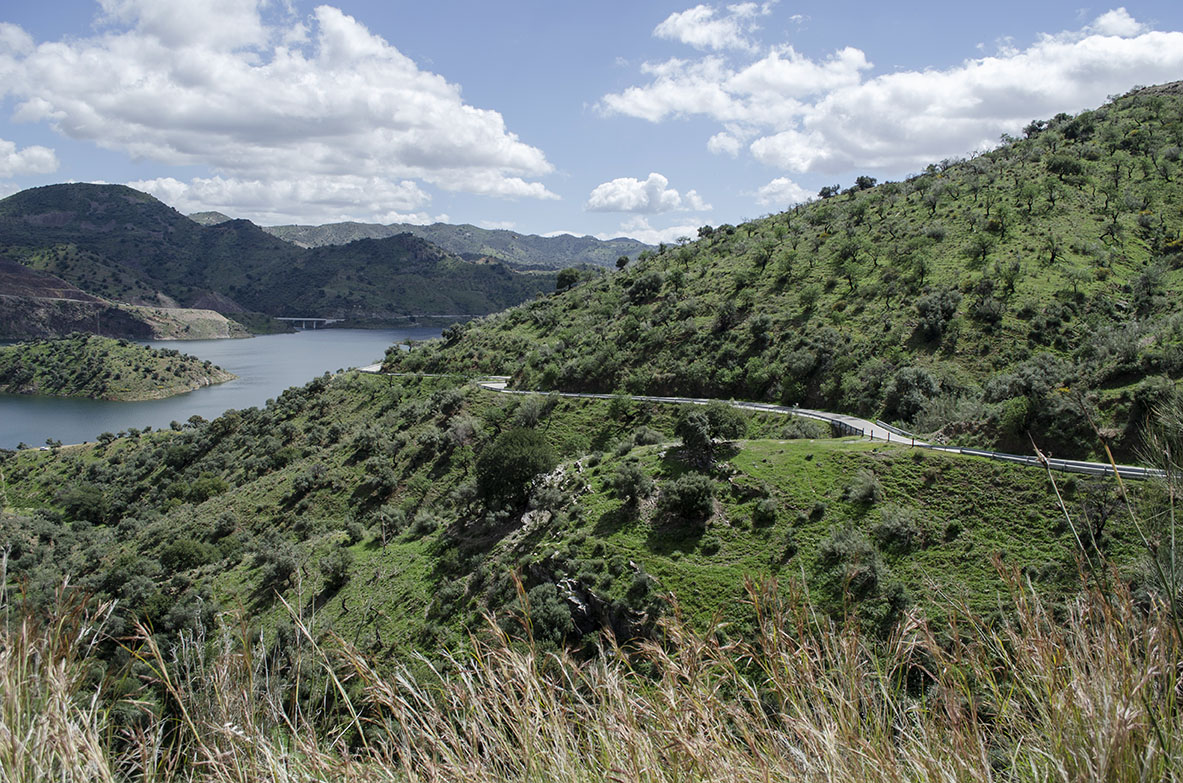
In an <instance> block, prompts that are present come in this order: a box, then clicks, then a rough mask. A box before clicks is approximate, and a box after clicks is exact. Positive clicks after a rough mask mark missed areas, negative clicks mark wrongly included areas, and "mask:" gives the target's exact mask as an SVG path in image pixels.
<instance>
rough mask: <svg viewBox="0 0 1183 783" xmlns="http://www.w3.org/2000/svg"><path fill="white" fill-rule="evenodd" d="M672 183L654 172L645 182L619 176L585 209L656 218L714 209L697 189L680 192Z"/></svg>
mask: <svg viewBox="0 0 1183 783" xmlns="http://www.w3.org/2000/svg"><path fill="white" fill-rule="evenodd" d="M669 184H670V181H669V180H668V179H667V178H666V177H664V176H662V175H661V174H658V173H657V172H653V173H650V174H649V176H648V178H646V179H645V180H639V179H636V178H635V177H619V178H617V179H614V180H610V181H608V182H604V183H601V184H599V185H597V186H596V187H595V189H594V190H592V192H591V195H590V196H588V199H587V204H586V205H585V209H587V210H588V211H590V212H636V213H640V214H646V215H655V214H658V213H661V212H676V211H683V212H701V211H706V210H709V209H710V208H711V205H710V204H707V203H706V202H704V201H703V200H702V197H701V196H699V195H698V193H697V192H695V191H693V190H688V191H686V193H684V194H683V193H679V192H678V191H677V190H675V189H674V188H671V187H669Z"/></svg>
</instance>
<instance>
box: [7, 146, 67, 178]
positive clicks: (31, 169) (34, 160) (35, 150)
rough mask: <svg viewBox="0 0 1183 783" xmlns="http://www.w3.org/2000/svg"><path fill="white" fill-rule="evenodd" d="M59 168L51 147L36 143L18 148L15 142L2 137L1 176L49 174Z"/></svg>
mask: <svg viewBox="0 0 1183 783" xmlns="http://www.w3.org/2000/svg"><path fill="white" fill-rule="evenodd" d="M57 169H58V159H57V155H56V154H54V151H53V150H51V149H50V148H49V147H41V146H37V145H34V146H31V147H21V148H19V149H18V148H17V146H16V144H15V143H14V142H11V141H8V140H6V139H0V177H19V176H21V175H22V174H49V173H51V172H54V171H57Z"/></svg>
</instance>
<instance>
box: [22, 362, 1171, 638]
mask: <svg viewBox="0 0 1183 783" xmlns="http://www.w3.org/2000/svg"><path fill="white" fill-rule="evenodd" d="M687 409H688V408H687V406H677V405H661V404H656V403H634V402H629V401H626V400H622V399H616V400H582V399H579V400H577V399H560V398H557V397H545V396H536V397H518V396H512V395H504V394H497V393H496V392H492V391H488V390H485V389H482V388H480V387H477V386H475V385H472V384H463V382H461V381H459V380H457V379H448V378H413V377H412V378H394V377H385V378H384V377H379V376H373V375H363V374H359V373H356V372H354V373H347V374H344V375H340V376H336V377H332V378H330V377H328V376H326V377H324V378H320V379H317V380H315V381H313V382H312V383H311V384H309V385H308V386H306V387H304V388H301V389H290V390H288V391H287V392H285V393H284V394H283V395H281V396H280V397H279V398H278V399H276V400H274V401H273V402H271V403H270V404H268V406H267V407H266V408H263V409H248V410H243V411H232V412H230V413H228V414H226V415H225V416H223V417H221V418H219V419H217V420H215V421H212V422H203V421H200V420H197V421H193V422H190V423H189V424H187V425H185V426H184V427H183V428H182V429H181V431H178V432H168V431H165V432H159V433H153V434H140V433H130V435H128V434H125V433H120V436H121V437H118V438H116V437H115V436H114V435H106V436H104V437H103V438H100V443H99V444H98V445H93V444H92V445H88V446H80V447H74V448H67V449H63V450H62V451H61V452H60V453H56V454H55V453H51V452H46V451H35V450H24V451H20V452H17V453H15V454H10V455H9V456H8V457H7V459H6V460H5V461H4V462H3V473H4V476H5V478H6V479H7V485H6V488H7V499H8V501H7V502H8V506H9V508H8V511H7V519H8V521H7V523H6V525H7V527H6V528H5V530H4V532H3V536H2V537H0V541H3V542H5V545H9V546H12V547H13V549H12V552H13V554H12V556H11V557H10V559H9V566H8V567H9V574H10V575H11V578H16V579H29V580H31V582H30V583H29V587H28V591H29V594H30V596H32V597H35V598H36V600H42V601H48V600H50V596H51V594H52V592H53V589H54V585H55V584H56V578H57V577H58V576H60V575H61V574H63V573H71V574H73V575H74V577H75V579H76V580H78V583H79V584H82V585H85V586H87V587H88V588H89V589H93V590H95V591H96V592H97V593H98V594H99V596H100V597H104V596H105V597H113V598H121V599H122V601H123V604H122V606H123V607H124V608H123V609H121V610H120V611H121V613H122V616H125V617H128V618H130V617H132V616H139V617H141V618H146V619H148V620H149V621H150V622H151V623H152V624H153V627H155V628H156V629H158V630H159V631H161V632H163V633H168V632H175V631H179V630H182V629H184V628H187V627H189V625H190V624H191V623H193V622H196V621H198V620H200V619H201V618H202V617H205V618H207V619H208V617H209V613H210V612H213V611H214V610H215V609H216V608H217V607H218V606H235V605H238V606H242V607H244V608H245V609H246V610H247V611H248V612H249V614H250V616H251V617H253V618H255V619H256V620H257V621H259V622H263V623H264V624H268V625H269V624H272V623H276V622H280V620H279V618H281V617H282V616H284V614H285V612H284V610H283V609H282V607H281V606H280V605H279V604H278V603H277V602H276V598H275V596H276V594H278V595H282V596H285V597H286V598H287V600H288V601H289V602H295V603H296V604H301V605H302V604H303V603H304V602H307V603H308V605H309V606H315V608H316V622H317V629H318V632H321V631H325V630H327V629H329V628H332V629H333V630H335V631H336V632H337V633H338V634H341V635H342V636H343V637H345V638H348V639H353V640H355V641H357V642H359V643H361V644H363V645H364V646H365V647H367V649H370V650H371V651H377V652H381V653H382V655H384V656H385V655H392V654H400V655H401V654H406V653H409V652H411V651H414V650H419V651H423V652H427V653H429V654H430V653H432V652H433V651H438V650H439V649H440V648H441V646H442V647H445V648H451V647H455V646H457V645H460V644H462V642H463V639H464V638H465V635H466V633H467V631H468V630H470V629H471V628H474V627H477V626H479V625H480V623H481V619H480V618H481V614H482V612H484V611H497V612H502V613H503V612H508V611H511V610H512V607H513V606H514V604H515V601H516V598H515V590H514V586H513V582H512V579H511V578H510V574H511V572H515V571H516V573H518V574H519V575H520V577H521V578H522V580H523V582H524V587H525V589H526V590H527V591H528V592H529V593H530V598H531V601H532V602H534V603H535V604H538V605H540V606H541V605H545V607H546V609H545V611H546V612H548V613H550V614H549V615H548V616H549V618H550V619H548V620H546V621H545V622H546V623H547V624H548V625H546V628H545V632H544V631H543V621H542V620H538V627H537V633H538V634H539V636H540V638H541V637H543V636H544V635H545V637H546V638H549V639H551V640H552V642H553V643H560V642H562V643H565V644H571V645H579V644H583V643H585V642H586V643H593V642H594V640H595V639H596V636H597V633H598V631H599V630H600V629H601V628H603V627H608V628H612V629H614V630H615V632H616V633H617V634H618V635H619V636H621V637H623V638H627V637H630V636H634V635H638V634H640V635H644V634H647V633H648V632H649V630H650V629H651V625H652V622H653V620H654V619H655V618H656V617H657V616H658V615H660V614H662V613H663V612H665V611H666V610H667V609H668V605H667V604H666V598H667V597H668V596H671V595H672V596H674V597H676V599H677V601H678V602H679V604H680V606H681V608H682V610H683V612H684V613H685V616H686V617H687V618H689V619H691V620H692V621H693V622H694V624H695V625H696V626H699V627H703V626H705V625H706V624H707V623H709V621H710V618H711V617H712V616H714V615H715V614H716V613H719V612H722V613H723V615H724V616H725V617H727V618H728V619H729V620H732V621H734V622H736V623H738V624H739V625H737V626H736V628H737V629H740V628H743V627H745V624H747V623H750V622H751V620H752V618H751V617H750V616H749V615H748V614H747V609H745V605H744V604H743V601H742V597H743V590H744V586H743V585H744V580H745V578H747V577H755V578H768V577H773V576H776V575H778V574H783V575H784V576H785V577H786V578H788V577H794V578H795V577H803V578H805V579H806V581H807V583H808V584H810V586H811V588H812V589H813V590H814V597H815V599H816V600H817V601H818V602H819V606H822V607H826V608H827V611H834V612H836V613H839V614H840V613H841V612H842V607H843V605H844V598H843V595H844V592H845V591H846V590H847V589H848V586H844V580H845V579H847V578H850V577H851V575H853V574H861V576H859V577H858V578H859V579H860V580H862V581H860V582H859V584H858V586H857V587H855V588H854V592H853V595H852V598H851V600H854V601H855V603H856V604H857V606H858V609H859V612H860V615H861V616H862V617H863V618H864V620H865V621H866V622H867V624H868V627H869V628H872V629H876V631H875V632H876V633H885V632H886V631H887V629H888V627H889V626H890V624H891V623H892V622H893V621H894V619H895V618H898V617H899V616H900V612H902V611H903V610H904V609H905V608H907V607H909V606H913V605H915V606H919V607H921V608H922V609H924V611H930V610H938V609H939V608H940V606H941V603H942V601H944V600H946V597H947V596H958V597H959V598H962V599H964V600H965V601H967V602H968V605H970V606H972V607H974V608H975V610H980V611H983V612H990V611H992V607H993V606H994V603H995V602H996V600H997V599H998V596H999V594H1000V591H1003V590H1005V587H1004V585H1003V584H1002V582H1000V581H999V579H998V574H997V572H996V570H995V568H994V566H993V565H992V558H993V557H995V556H1002V557H1005V558H1006V562H1007V563H1008V565H1010V566H1012V567H1015V568H1021V569H1023V571H1024V573H1025V574H1027V575H1028V576H1029V577H1030V578H1031V579H1032V580H1034V581H1035V582H1037V583H1038V584H1039V585H1040V586H1041V588H1042V589H1046V590H1048V591H1049V592H1050V594H1051V595H1056V596H1060V595H1064V594H1065V593H1066V592H1070V591H1072V590H1073V589H1075V586H1076V585H1077V558H1078V556H1079V554H1080V552H1079V549H1078V547H1077V545H1076V543H1075V541H1076V540H1077V536H1080V535H1084V536H1086V540H1088V541H1090V543H1089V546H1090V547H1095V548H1098V549H1099V550H1100V551H1103V552H1104V553H1105V555H1106V556H1107V557H1109V558H1111V559H1112V562H1113V563H1114V564H1115V565H1118V566H1120V567H1121V568H1123V569H1125V573H1126V575H1127V577H1128V578H1130V579H1137V578H1138V577H1137V574H1138V573H1140V572H1139V570H1138V562H1139V554H1138V553H1139V551H1140V549H1139V546H1138V543H1137V539H1136V537H1135V536H1134V531H1133V529H1132V527H1131V526H1130V525H1129V522H1128V516H1127V514H1126V510H1125V507H1124V506H1123V505H1122V503H1121V502H1120V500H1119V497H1118V495H1117V494H1116V493H1117V487H1116V486H1115V485H1114V483H1113V482H1112V481H1111V480H1107V479H1085V478H1069V479H1066V480H1062V481H1061V482H1060V490H1061V492H1063V493H1064V495H1065V499H1066V500H1065V502H1066V504H1067V507H1068V508H1069V509H1070V511H1071V513H1072V515H1073V517H1074V519H1075V523H1076V524H1077V525H1078V528H1076V529H1074V528H1071V527H1069V526H1068V525H1067V524H1065V521H1064V516H1063V515H1062V513H1061V511H1060V508H1059V506H1058V505H1057V502H1056V500H1055V495H1054V494H1052V491H1051V487H1050V485H1049V484H1048V481H1047V477H1046V476H1045V475H1044V474H1043V473H1041V472H1040V471H1033V470H1028V469H1023V468H1019V467H1016V466H1012V465H1005V464H994V463H990V462H987V461H984V460H981V459H975V458H966V457H957V456H953V455H944V454H940V453H932V452H924V451H921V450H912V449H908V448H905V447H901V446H888V445H885V444H870V443H867V442H865V441H864V442H859V441H858V440H850V439H846V440H830V439H828V438H825V439H821V438H819V435H821V433H820V432H819V431H818V430H817V428H816V427H815V426H814V424H813V423H811V422H807V421H800V420H796V419H793V418H791V417H784V416H778V415H775V414H768V413H759V414H752V413H745V414H732V418H730V419H729V420H728V423H727V427H728V428H729V433H730V435H731V436H732V437H733V438H734V440H732V441H729V442H728V443H722V442H719V443H717V444H716V446H715V449H714V457H713V459H712V461H711V465H710V466H704V465H703V464H702V463H701V462H699V461H697V460H696V459H695V458H694V457H693V455H692V454H691V452H688V451H687V450H686V449H685V448H679V447H678V446H677V441H676V439H675V431H676V430H677V428H678V427H679V421H681V420H682V419H684V418H685V417H686V416H687V415H688V414H687ZM716 413H717V412H715V411H713V410H712V409H708V414H709V415H710V416H715V415H716ZM718 415H720V416H722V417H723V418H724V419H727V416H726V414H718ZM523 433H527V434H528V435H529V437H526V435H523ZM511 435H512V437H510V436H511ZM515 439H516V440H515ZM515 442H526V443H529V444H531V445H528V446H527V447H526V448H525V450H524V451H522V450H518V451H515V448H519V447H518V446H515V445H513V444H514V443H515ZM533 454H541V455H542V462H539V463H537V464H536V465H535V464H533V463H532V467H530V468H528V469H527V470H526V472H525V473H522V472H521V471H520V470H519V469H518V468H516V467H513V466H514V465H517V464H519V462H518V460H520V459H521V458H522V456H523V455H533ZM514 455H518V456H514ZM539 471H541V472H544V473H546V474H547V475H546V477H545V478H542V477H536V476H534V473H536V472H539ZM507 477H508V478H507ZM506 482H508V483H506ZM514 482H517V483H516V484H515V483H514ZM507 487H508V489H509V492H508V493H505V492H503V491H502V490H504V489H506V488H507ZM1149 489H1150V488H1143V487H1135V488H1134V490H1135V491H1136V492H1137V493H1138V495H1137V496H1138V497H1148V498H1149V497H1152V495H1148V494H1146V493H1147V492H1148V491H1149ZM519 490H520V491H522V492H523V493H524V494H522V495H517V494H516V493H517V492H518V491H519ZM1016 504H1019V506H1020V507H1021V508H1022V511H1021V513H1016V511H1015V509H1016ZM1081 531H1086V532H1081ZM1094 535H1095V538H1094V537H1093V536H1094ZM1093 542H1095V543H1093ZM1090 551H1093V550H1090ZM844 574H845V575H846V576H844ZM933 584H937V585H940V586H941V589H943V590H946V591H948V594H947V596H946V597H938V596H937V594H935V593H934V592H933V590H932V589H931V588H932V585H933ZM540 611H542V609H541V608H540ZM585 637H586V638H585Z"/></svg>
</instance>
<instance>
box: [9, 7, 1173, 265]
mask: <svg viewBox="0 0 1183 783" xmlns="http://www.w3.org/2000/svg"><path fill="white" fill-rule="evenodd" d="M13 6H15V7H13ZM1181 31H1183V3H1179V2H1177V0H1174V1H1173V2H1131V3H1126V4H1125V5H1124V6H1117V5H1102V6H1094V7H1082V6H1080V5H1079V4H1075V3H1060V2H1036V3H1032V2H1029V1H1028V2H1006V1H1000V2H994V3H989V4H967V3H949V2H941V3H937V2H913V3H882V2H876V3H862V2H842V0H832V1H831V2H789V0H779V2H731V3H725V2H724V3H704V4H696V3H693V2H649V3H636V2H616V1H615V0H605V1H604V2H598V3H575V2H563V1H562V0H545V1H543V0H536V1H535V0H531V1H530V2H496V3H494V2H487V1H485V0H466V1H464V2H461V1H460V0H435V1H434V2H430V3H421V2H420V3H410V2H400V1H398V0H383V1H379V0H368V1H365V2H363V1H361V0H357V1H354V0H340V1H339V2H337V3H335V4H332V5H329V4H324V5H317V4H314V3H311V2H304V1H303V0H286V1H285V0H270V1H269V2H259V1H258V0H186V2H183V3H181V2H172V1H171V0H99V2H95V1H94V0H47V1H46V2H39V3H33V2H16V3H9V4H6V7H5V8H4V9H3V10H0V194H6V193H11V192H15V191H17V190H20V189H22V188H26V187H31V186H35V185H43V184H49V183H54V182H65V181H102V182H120V183H126V184H130V185H132V186H133V187H138V188H141V189H143V190H147V191H149V192H151V193H153V194H154V195H156V196H157V197H159V198H161V199H162V200H163V201H165V202H166V203H168V204H171V205H173V206H175V207H177V208H178V209H180V210H181V211H183V212H193V211H198V210H205V209H216V210H219V211H222V212H225V213H227V214H229V215H231V216H234V217H246V218H249V219H251V220H254V221H256V222H258V223H260V224H264V225H266V224H277V223H289V222H300V223H324V222H332V221H337V220H347V219H353V220H362V221H377V222H394V221H409V222H431V221H434V220H443V221H447V222H454V223H462V222H463V223H473V224H476V225H481V226H485V227H491V228H498V227H504V228H513V229H515V230H518V231H523V232H527V233H543V234H545V233H555V232H570V233H575V234H594V235H597V236H601V237H610V236H619V235H628V236H635V237H637V238H640V239H643V240H646V241H651V242H656V241H661V240H673V239H675V238H677V237H678V236H684V235H693V233H694V230H695V228H696V227H697V226H700V225H703V224H705V223H710V224H714V225H718V224H720V223H736V222H739V221H741V220H743V219H745V218H750V217H756V216H758V215H761V214H765V213H768V212H774V211H779V210H781V209H784V208H785V207H786V206H788V205H790V204H792V203H794V202H796V201H799V200H802V199H805V198H808V197H809V196H810V195H811V194H815V193H816V192H817V190H818V189H819V188H820V187H821V186H822V185H826V184H842V185H846V184H849V183H850V182H851V181H853V179H854V177H855V176H857V175H859V174H870V175H872V176H875V177H878V178H879V179H894V178H899V177H902V176H905V175H907V174H909V173H911V172H914V171H918V170H920V169H921V168H923V167H924V165H925V164H926V163H928V162H932V161H936V160H940V159H942V158H945V157H953V156H963V155H968V154H971V153H973V152H974V151H975V150H979V149H983V148H985V147H987V146H990V145H992V144H995V143H997V140H998V138H999V136H1000V134H1002V133H1006V132H1010V133H1017V132H1018V131H1019V129H1020V128H1021V127H1022V126H1023V125H1024V124H1026V122H1027V121H1029V120H1031V119H1034V118H1044V117H1048V116H1051V115H1052V114H1055V113H1057V112H1060V111H1068V112H1075V111H1079V110H1081V109H1084V108H1088V107H1091V106H1095V105H1097V104H1099V103H1101V102H1103V101H1104V100H1105V98H1106V96H1108V95H1110V94H1115V93H1120V92H1124V91H1125V90H1127V89H1129V88H1130V87H1132V86H1134V85H1136V84H1152V83H1158V82H1163V81H1172V80H1175V79H1183V32H1181Z"/></svg>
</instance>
